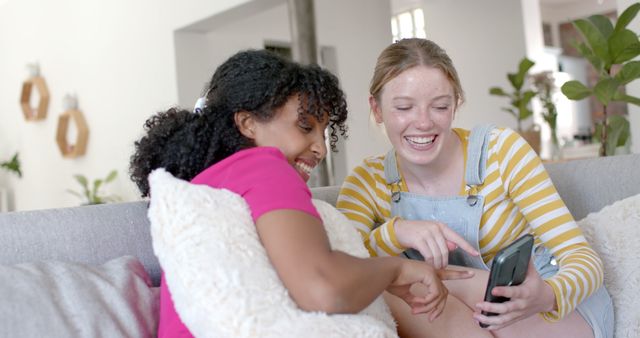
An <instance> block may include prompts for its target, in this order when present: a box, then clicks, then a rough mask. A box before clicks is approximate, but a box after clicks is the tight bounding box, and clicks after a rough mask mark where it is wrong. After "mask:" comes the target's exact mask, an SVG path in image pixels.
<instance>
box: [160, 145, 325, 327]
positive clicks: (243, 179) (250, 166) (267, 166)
mask: <svg viewBox="0 0 640 338" xmlns="http://www.w3.org/2000/svg"><path fill="white" fill-rule="evenodd" d="M191 183H193V184H203V185H208V186H211V187H214V188H224V189H227V190H230V191H233V192H235V193H236V194H238V195H240V196H242V197H243V198H244V199H245V200H246V201H247V204H248V205H249V209H251V216H252V217H253V220H254V221H255V220H256V219H258V218H259V217H260V216H262V215H263V214H265V213H267V212H269V211H272V210H280V209H293V210H299V211H303V212H306V213H309V214H310V215H312V216H315V217H317V218H320V216H319V215H318V211H317V210H316V209H315V207H314V206H313V204H312V203H311V191H310V190H309V188H308V187H307V185H306V184H305V182H304V181H303V180H302V178H301V177H300V175H298V173H297V172H296V170H295V169H294V168H293V167H292V166H291V165H290V164H289V163H288V162H287V160H286V158H285V156H284V155H283V154H282V152H281V151H280V150H279V149H277V148H271V147H255V148H250V149H246V150H242V151H239V152H237V153H235V154H233V155H231V156H229V157H228V158H226V159H224V160H222V161H220V162H218V163H216V164H214V165H212V166H211V167H209V168H207V169H205V170H204V171H203V172H201V173H200V174H198V176H196V177H195V178H194V179H193V180H191ZM158 337H160V338H164V337H167V338H168V337H171V338H173V337H193V335H192V334H191V332H189V329H187V327H186V326H185V325H184V323H182V321H181V320H180V317H179V316H178V313H177V312H176V309H175V307H174V305H173V301H172V300H171V293H170V292H169V289H168V287H167V284H166V282H165V278H164V273H163V274H162V280H161V283H160V322H159V327H158Z"/></svg>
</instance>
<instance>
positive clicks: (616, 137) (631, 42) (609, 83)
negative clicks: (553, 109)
mask: <svg viewBox="0 0 640 338" xmlns="http://www.w3.org/2000/svg"><path fill="white" fill-rule="evenodd" d="M638 11H640V3H635V4H633V5H631V6H629V7H628V8H627V9H625V11H624V12H622V14H621V15H620V17H619V18H618V20H617V22H615V24H614V23H612V22H611V21H610V20H609V19H608V18H607V17H605V16H603V15H593V16H590V17H589V18H588V19H587V20H585V19H579V20H575V21H573V25H574V26H575V27H576V29H577V30H578V31H580V33H581V34H582V36H583V38H584V41H583V42H580V43H578V44H576V48H577V50H578V52H579V53H580V54H581V55H582V56H584V57H585V58H586V59H587V60H589V63H591V65H592V66H593V67H594V68H595V69H596V71H597V74H598V81H597V82H596V84H595V86H593V88H588V87H587V86H585V85H584V84H582V83H581V82H579V81H575V80H574V81H568V82H567V83H565V84H564V85H562V93H563V94H564V95H566V96H567V97H568V98H569V99H571V100H581V99H584V98H586V97H588V96H590V95H594V96H595V98H596V99H597V100H598V101H599V102H600V103H601V104H602V106H603V120H602V122H601V123H599V124H598V125H597V126H596V134H595V136H596V138H598V139H599V140H600V142H601V144H602V146H601V148H600V155H601V156H607V155H613V154H614V153H615V150H616V148H617V147H619V146H626V145H628V142H629V140H630V126H629V121H628V120H627V119H626V118H625V117H624V116H620V115H615V116H608V114H607V106H608V105H609V103H610V102H613V101H623V102H627V103H631V104H635V105H637V106H640V98H638V97H634V96H631V95H627V94H626V93H625V92H624V86H625V85H627V84H628V83H630V82H631V81H633V80H636V79H637V78H639V77H640V61H630V60H632V59H633V58H635V57H636V56H638V55H640V41H639V40H638V35H637V34H636V33H634V32H633V31H631V30H629V29H627V28H626V27H627V26H628V25H629V23H630V22H631V21H632V20H633V19H634V18H635V17H636V15H637V14H638Z"/></svg>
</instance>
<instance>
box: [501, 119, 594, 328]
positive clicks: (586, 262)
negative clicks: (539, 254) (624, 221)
mask: <svg viewBox="0 0 640 338" xmlns="http://www.w3.org/2000/svg"><path fill="white" fill-rule="evenodd" d="M496 149H497V150H496V152H497V154H496V155H497V158H498V162H499V170H500V175H501V177H502V181H503V184H504V188H505V190H506V191H507V193H508V195H509V196H510V198H511V199H512V200H513V202H514V203H515V204H516V206H517V208H518V209H519V210H520V212H521V213H522V215H523V216H524V218H525V219H526V222H527V223H528V224H529V226H530V227H531V228H532V230H533V233H534V235H535V236H536V238H537V241H539V242H541V243H543V244H544V245H545V246H546V247H547V248H548V249H549V250H551V253H552V254H553V255H554V256H555V257H556V259H557V261H558V264H559V271H558V273H557V274H556V275H554V276H553V277H551V278H549V279H547V280H546V282H547V283H548V284H549V285H550V286H551V287H552V289H553V291H554V293H555V296H556V301H557V307H558V310H557V311H553V312H547V313H543V314H542V316H543V318H545V319H546V320H548V321H557V320H559V319H561V318H563V317H564V316H566V315H567V314H569V313H570V312H571V311H573V310H574V309H575V308H576V306H577V305H578V304H579V303H580V302H582V301H583V300H584V299H585V298H587V297H588V296H590V295H591V294H592V293H593V292H594V291H595V290H596V289H597V288H599V287H600V286H601V285H602V282H603V267H602V261H601V260H600V257H599V256H598V254H597V253H596V252H595V251H594V250H593V249H592V248H591V247H590V246H589V243H587V241H586V239H585V238H584V236H583V234H582V231H581V230H580V228H579V227H578V225H577V224H576V222H575V221H574V219H573V217H572V216H571V214H570V212H569V210H568V209H567V207H566V205H565V204H564V202H563V201H562V199H561V198H560V195H559V194H558V192H557V191H556V189H555V187H554V185H553V183H552V182H551V179H550V178H549V175H548V174H547V171H546V170H545V169H544V166H543V165H542V162H541V160H540V158H539V157H538V156H537V154H536V153H535V152H534V151H533V149H532V148H531V147H530V146H529V144H528V143H527V142H526V141H525V140H524V139H523V138H522V137H521V136H520V135H518V134H517V133H515V132H514V131H512V130H509V129H505V130H503V131H502V132H500V135H499V136H498V140H497V144H496Z"/></svg>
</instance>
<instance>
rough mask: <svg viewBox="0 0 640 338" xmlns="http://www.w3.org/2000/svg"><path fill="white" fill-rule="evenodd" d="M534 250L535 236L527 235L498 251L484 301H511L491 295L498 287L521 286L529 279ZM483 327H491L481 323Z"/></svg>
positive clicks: (487, 314)
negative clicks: (528, 269) (528, 274)
mask: <svg viewBox="0 0 640 338" xmlns="http://www.w3.org/2000/svg"><path fill="white" fill-rule="evenodd" d="M532 248H533V236H532V235H530V234H526V235H524V236H522V237H520V238H518V239H517V240H515V241H514V242H513V243H511V244H509V246H507V247H506V248H503V249H502V250H500V251H498V253H497V254H496V257H495V258H494V259H493V264H492V265H491V272H490V273H489V282H488V283H487V290H486V291H485V293H484V300H485V301H486V302H491V303H504V302H506V301H508V300H509V298H506V297H497V296H494V295H492V294H491V290H493V288H494V287H496V286H511V285H520V284H522V282H524V279H525V278H526V277H527V267H528V266H529V259H531V249H532ZM482 314H483V315H486V316H495V315H496V313H493V312H486V311H482ZM480 326H481V327H487V326H489V325H486V324H483V323H480Z"/></svg>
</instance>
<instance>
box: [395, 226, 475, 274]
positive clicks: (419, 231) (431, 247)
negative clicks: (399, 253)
mask: <svg viewBox="0 0 640 338" xmlns="http://www.w3.org/2000/svg"><path fill="white" fill-rule="evenodd" d="M394 226H395V231H396V238H397V239H398V242H400V244H401V245H402V246H404V247H407V248H413V249H416V250H418V251H419V252H420V254H422V256H423V257H424V261H425V262H427V263H429V264H431V265H433V266H434V267H435V268H436V269H441V268H445V267H446V266H447V265H448V264H449V251H453V250H455V249H456V248H457V247H460V248H462V250H464V251H466V252H468V253H469V254H470V255H472V256H478V255H479V253H478V251H476V249H474V248H473V246H471V244H469V243H468V242H467V241H465V240H464V238H462V237H461V236H460V235H458V234H457V233H456V232H455V231H453V230H451V228H449V227H448V226H446V225H445V224H443V223H440V222H433V221H413V220H403V219H398V220H396V222H395V224H394Z"/></svg>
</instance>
